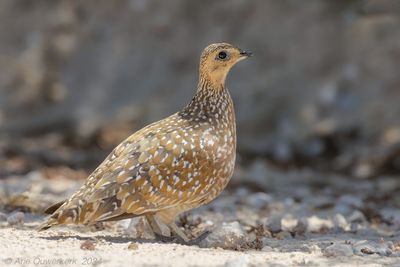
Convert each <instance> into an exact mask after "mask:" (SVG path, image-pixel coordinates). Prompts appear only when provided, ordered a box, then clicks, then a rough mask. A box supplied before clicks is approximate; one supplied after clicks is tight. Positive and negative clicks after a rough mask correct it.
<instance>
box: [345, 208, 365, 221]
mask: <svg viewBox="0 0 400 267" xmlns="http://www.w3.org/2000/svg"><path fill="white" fill-rule="evenodd" d="M347 221H349V222H351V223H365V222H366V221H367V219H366V218H365V216H364V214H363V213H362V212H361V211H359V210H355V211H353V212H352V213H351V214H350V215H349V217H348V218H347Z"/></svg>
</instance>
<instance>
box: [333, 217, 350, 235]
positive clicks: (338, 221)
mask: <svg viewBox="0 0 400 267" xmlns="http://www.w3.org/2000/svg"><path fill="white" fill-rule="evenodd" d="M333 223H334V224H335V227H338V228H341V229H343V230H345V231H348V230H350V225H349V223H348V222H347V220H346V218H345V217H344V216H343V215H342V214H339V213H337V214H335V216H333Z"/></svg>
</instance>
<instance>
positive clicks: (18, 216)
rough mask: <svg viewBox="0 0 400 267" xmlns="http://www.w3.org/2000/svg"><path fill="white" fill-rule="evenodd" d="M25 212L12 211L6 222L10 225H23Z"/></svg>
mask: <svg viewBox="0 0 400 267" xmlns="http://www.w3.org/2000/svg"><path fill="white" fill-rule="evenodd" d="M24 218H25V214H24V213H23V212H20V211H18V212H14V213H12V214H11V215H10V216H8V218H7V222H8V224H9V225H10V226H12V225H23V224H24Z"/></svg>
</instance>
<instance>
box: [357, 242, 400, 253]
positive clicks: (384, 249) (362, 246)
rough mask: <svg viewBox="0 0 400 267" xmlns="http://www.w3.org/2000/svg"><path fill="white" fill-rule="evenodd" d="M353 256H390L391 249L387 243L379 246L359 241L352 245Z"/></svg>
mask: <svg viewBox="0 0 400 267" xmlns="http://www.w3.org/2000/svg"><path fill="white" fill-rule="evenodd" d="M353 250H354V254H356V255H359V256H365V255H371V254H378V255H380V256H390V255H391V254H392V251H391V249H390V248H389V246H388V244H387V243H383V244H379V243H376V242H373V241H368V240H361V241H358V242H356V243H355V244H354V245H353Z"/></svg>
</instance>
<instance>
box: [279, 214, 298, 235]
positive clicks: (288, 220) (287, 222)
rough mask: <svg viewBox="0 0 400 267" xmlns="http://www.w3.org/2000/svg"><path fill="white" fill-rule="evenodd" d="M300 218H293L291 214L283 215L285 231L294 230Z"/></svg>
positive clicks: (282, 222) (282, 221)
mask: <svg viewBox="0 0 400 267" xmlns="http://www.w3.org/2000/svg"><path fill="white" fill-rule="evenodd" d="M298 221H299V220H298V219H295V218H293V216H292V215H291V214H287V215H285V216H283V218H282V219H281V226H282V230H283V231H289V232H292V231H293V229H294V228H295V227H296V225H297V223H298Z"/></svg>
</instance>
